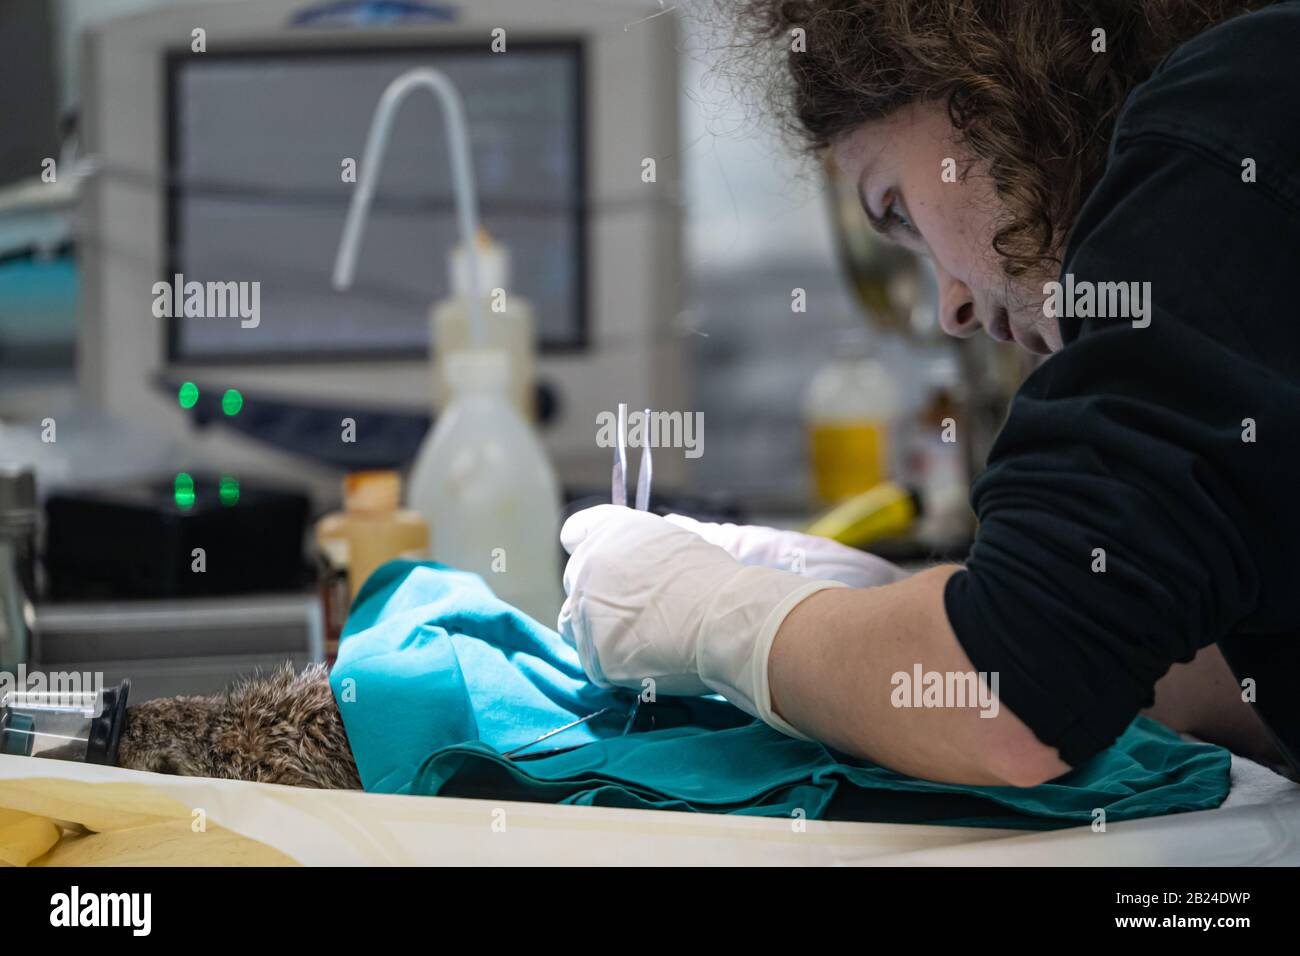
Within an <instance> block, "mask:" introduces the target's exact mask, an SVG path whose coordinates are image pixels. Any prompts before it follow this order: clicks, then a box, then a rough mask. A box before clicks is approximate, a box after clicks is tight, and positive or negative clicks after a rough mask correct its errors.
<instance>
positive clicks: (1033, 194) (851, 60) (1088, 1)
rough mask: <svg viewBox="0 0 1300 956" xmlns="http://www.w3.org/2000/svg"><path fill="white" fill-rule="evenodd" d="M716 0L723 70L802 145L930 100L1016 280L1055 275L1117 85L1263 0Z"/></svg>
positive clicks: (1096, 170)
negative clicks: (727, 63) (752, 89)
mask: <svg viewBox="0 0 1300 956" xmlns="http://www.w3.org/2000/svg"><path fill="white" fill-rule="evenodd" d="M722 2H723V4H724V6H725V7H726V8H728V15H729V16H730V17H731V18H732V20H733V22H736V23H738V24H739V27H740V41H739V43H738V44H736V46H734V47H733V51H734V52H739V53H740V56H739V57H733V58H732V65H733V66H737V65H738V66H739V67H740V69H741V70H742V71H743V72H745V73H748V74H749V75H750V76H752V77H753V78H754V79H757V80H760V81H763V82H764V83H765V84H766V86H767V90H768V93H769V94H770V97H771V101H772V104H773V105H774V106H775V108H776V110H777V114H778V116H779V118H780V119H782V120H783V121H784V124H785V125H786V127H787V129H789V130H791V131H793V132H794V133H795V134H796V135H797V136H798V137H799V138H801V139H802V140H804V142H805V145H806V146H807V147H809V148H810V149H812V150H813V151H816V152H820V151H822V150H824V149H825V148H826V147H828V146H829V145H831V144H832V143H833V142H834V141H835V140H836V139H837V137H839V136H841V135H843V134H845V133H848V132H849V131H851V130H852V129H854V128H855V127H857V126H858V125H859V124H860V123H862V122H863V121H865V120H871V119H878V118H881V117H884V116H886V115H888V114H890V113H893V112H895V111H896V110H898V109H899V108H901V107H904V106H907V105H908V104H912V103H918V102H927V101H929V102H936V103H942V104H944V105H946V108H947V111H948V115H949V117H950V119H951V120H952V124H953V126H954V127H955V129H956V130H957V132H958V135H959V137H960V139H961V140H962V141H963V142H964V143H965V144H966V145H967V146H968V148H969V149H970V151H971V153H972V155H973V157H974V163H973V165H979V166H981V167H982V168H983V169H986V170H987V172H988V173H989V175H990V176H991V177H992V180H993V185H994V188H995V190H996V192H997V194H998V196H999V198H1000V199H1001V201H1002V202H1003V203H1004V204H1005V208H1006V214H1005V218H1004V220H1003V221H1002V222H1001V223H1000V224H999V227H998V229H997V232H996V235H995V237H994V240H993V248H994V249H995V250H996V252H997V253H998V254H999V255H1000V256H1001V257H1002V260H1003V268H1004V270H1005V271H1006V274H1007V275H1009V276H1017V275H1023V274H1025V273H1027V272H1038V271H1045V270H1047V269H1055V268H1057V267H1059V263H1060V259H1059V254H1060V251H1061V246H1062V245H1063V240H1064V238H1065V237H1066V236H1067V235H1068V233H1069V230H1070V227H1071V226H1072V225H1073V223H1074V219H1075V217H1076V216H1077V215H1078V213H1079V210H1080V208H1081V207H1082V205H1083V202H1084V200H1085V199H1086V198H1087V196H1088V193H1089V192H1091V191H1092V189H1093V187H1094V186H1095V185H1096V184H1097V181H1098V180H1099V179H1100V178H1101V174H1102V171H1103V169H1104V167H1105V162H1106V152H1107V147H1108V145H1109V141H1110V135H1111V130H1112V127H1113V125H1114V122H1115V119H1116V114H1117V113H1118V112H1119V110H1120V107H1121V106H1122V105H1123V103H1124V100H1125V98H1126V97H1127V96H1128V94H1129V92H1130V91H1131V90H1132V89H1133V88H1134V87H1135V86H1137V85H1138V84H1139V83H1141V82H1142V81H1143V80H1145V79H1146V78H1147V77H1149V76H1150V75H1151V73H1152V71H1153V70H1154V69H1155V67H1156V65H1157V64H1158V63H1159V62H1160V60H1161V59H1163V58H1164V57H1165V56H1166V55H1167V54H1168V53H1169V52H1170V51H1171V50H1173V49H1174V48H1175V47H1176V46H1178V45H1179V44H1181V43H1183V42H1184V41H1186V40H1188V39H1190V38H1192V37H1193V36H1195V35H1197V34H1198V33H1201V32H1202V31H1204V30H1206V29H1208V28H1209V27H1211V26H1213V25H1215V24H1217V23H1220V22H1222V21H1224V20H1227V19H1229V18H1231V17H1233V16H1236V15H1238V14H1242V13H1246V12H1249V11H1250V10H1252V9H1256V8H1259V7H1263V6H1267V5H1268V3H1269V2H1271V0H722ZM796 29H802V30H803V31H804V36H803V38H802V39H803V46H804V49H803V51H802V52H797V51H796V50H795V49H794V47H795V46H796V45H797V44H795V43H794V42H793V38H794V37H795V36H796V34H794V33H793V31H794V30H796ZM1097 29H1101V30H1104V31H1105V34H1104V39H1105V52H1104V53H1101V52H1094V51H1093V47H1094V43H1095V40H1096V35H1095V34H1094V31H1095V30H1097ZM760 51H766V52H768V53H769V54H771V55H772V56H769V57H766V58H765V57H762V56H756V55H755V54H756V53H758V52H760ZM772 57H776V58H778V59H784V60H785V68H784V69H783V68H781V66H780V65H779V64H777V63H773V59H772ZM969 168H970V167H969V165H968V167H967V171H969ZM964 174H965V173H963V175H964Z"/></svg>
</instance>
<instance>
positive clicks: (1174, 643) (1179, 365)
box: [944, 131, 1300, 765]
mask: <svg viewBox="0 0 1300 956" xmlns="http://www.w3.org/2000/svg"><path fill="white" fill-rule="evenodd" d="M1118 142H1119V140H1117V143H1118ZM1239 162H1240V161H1239V159H1238V158H1237V157H1236V156H1232V155H1215V154H1213V153H1212V152H1207V151H1206V150H1204V149H1202V148H1201V147H1200V146H1199V145H1198V144H1196V143H1194V142H1180V141H1179V139H1178V137H1176V136H1170V135H1167V134H1165V133H1161V134H1158V135H1157V134H1152V135H1149V136H1148V135H1143V134H1142V133H1141V132H1140V131H1139V132H1132V133H1130V134H1128V135H1126V136H1125V137H1124V139H1123V143H1122V148H1120V149H1118V150H1114V149H1113V150H1112V156H1111V162H1110V165H1109V166H1108V169H1107V173H1106V175H1105V177H1104V179H1103V181H1102V183H1101V185H1100V186H1099V187H1098V189H1097V190H1096V191H1095V192H1094V194H1093V196H1092V197H1090V199H1089V201H1088V204H1087V205H1086V207H1085V209H1084V212H1083V215H1082V216H1081V219H1080V221H1079V223H1078V224H1077V226H1076V229H1075V232H1074V235H1073V237H1072V240H1071V247H1070V250H1069V251H1068V252H1067V255H1066V262H1065V266H1064V268H1063V275H1064V274H1065V273H1072V274H1073V275H1074V278H1075V281H1076V284H1077V283H1078V282H1079V281H1089V282H1115V281H1129V282H1133V281H1137V282H1143V281H1146V282H1150V283H1151V287H1150V289H1151V293H1150V294H1151V302H1152V310H1151V320H1150V325H1149V326H1148V327H1146V328H1135V327H1134V326H1133V324H1132V322H1131V321H1129V320H1127V319H1100V318H1090V319H1084V320H1078V319H1063V320H1062V321H1061V325H1062V331H1063V335H1064V338H1065V341H1066V345H1065V347H1064V348H1063V349H1062V350H1061V351H1060V352H1058V353H1057V354H1055V355H1053V356H1052V357H1051V358H1049V359H1048V360H1047V361H1046V362H1044V363H1043V365H1042V366H1040V367H1039V368H1038V369H1037V370H1035V372H1034V373H1033V374H1032V375H1031V376H1030V377H1029V379H1027V380H1026V382H1025V384H1024V386H1023V387H1022V388H1021V390H1020V392H1019V393H1018V394H1017V396H1016V398H1015V399H1014V400H1013V403H1012V405H1011V408H1010V410H1009V413H1008V418H1007V420H1006V422H1005V424H1004V427H1003V429H1002V431H1001V433H1000V434H999V436H998V439H997V441H996V442H995V444H994V447H993V450H992V452H991V454H990V456H989V465H988V468H987V469H986V470H985V471H984V472H983V473H982V474H981V475H980V476H979V477H978V479H977V480H976V482H975V484H974V486H973V489H972V502H973V505H974V507H975V511H976V513H977V515H978V517H979V531H978V535H977V538H976V542H975V544H974V546H973V548H972V550H971V553H970V555H969V558H968V561H967V565H966V569H965V570H964V571H960V572H958V573H957V574H955V575H954V576H953V577H952V578H951V579H950V581H949V582H948V585H947V588H946V591H945V595H944V603H945V607H946V610H947V614H948V618H949V621H950V622H951V624H952V627H953V629H954V631H955V633H956V635H957V638H958V640H959V642H960V643H961V645H962V647H963V648H964V650H965V651H966V653H967V655H968V656H969V657H970V659H971V661H972V663H973V664H974V666H975V668H976V669H977V670H979V671H987V672H992V671H996V672H998V674H999V682H1000V696H1001V699H1002V702H1003V703H1004V704H1005V705H1006V706H1007V707H1008V708H1010V710H1011V711H1012V712H1013V713H1015V714H1016V715H1017V716H1018V717H1019V718H1020V719H1021V720H1023V721H1024V722H1025V723H1026V724H1027V725H1028V726H1029V727H1030V728H1031V729H1032V730H1033V731H1034V733H1035V734H1036V735H1037V736H1038V738H1039V739H1040V740H1042V741H1043V742H1044V743H1046V744H1048V745H1051V746H1054V747H1056V748H1057V749H1058V750H1059V752H1060V754H1061V757H1062V759H1063V760H1064V761H1065V762H1066V763H1069V764H1071V765H1077V764H1078V763H1079V762H1081V761H1082V760H1084V759H1086V758H1087V757H1089V756H1091V755H1092V754H1094V753H1096V752H1097V751H1099V750H1101V749H1104V748H1105V747H1107V746H1109V745H1110V744H1111V743H1112V742H1113V741H1114V739H1115V738H1116V737H1117V736H1118V735H1119V734H1120V733H1121V732H1122V731H1123V730H1124V728H1125V727H1126V726H1127V725H1128V723H1129V722H1130V721H1131V720H1132V719H1133V717H1134V716H1135V715H1136V714H1137V712H1138V711H1139V710H1140V709H1141V708H1143V707H1145V706H1149V705H1150V704H1151V702H1152V701H1153V696H1154V695H1153V687H1154V685H1155V683H1156V681H1157V680H1158V679H1159V678H1160V677H1161V676H1162V675H1163V674H1164V673H1165V672H1166V671H1167V670H1168V668H1169V666H1170V665H1171V664H1172V663H1174V662H1177V661H1186V660H1189V659H1190V658H1191V657H1192V656H1193V655H1194V654H1195V653H1196V651H1197V650H1199V649H1200V648H1201V647H1203V646H1205V645H1207V644H1210V643H1213V642H1215V641H1216V640H1218V639H1219V638H1221V637H1223V636H1224V635H1226V634H1229V633H1231V632H1233V631H1236V630H1240V629H1246V630H1250V629H1258V630H1261V631H1267V630H1270V629H1277V630H1283V629H1285V628H1286V627H1288V626H1291V627H1294V626H1296V624H1297V618H1296V613H1295V611H1294V607H1295V606H1296V605H1297V603H1300V602H1298V601H1297V598H1300V593H1297V592H1300V588H1297V587H1296V585H1297V584H1298V583H1300V572H1297V570H1296V568H1297V566H1300V565H1298V564H1297V549H1296V545H1295V542H1296V541H1300V537H1298V536H1300V518H1298V517H1297V506H1296V504H1295V499H1296V498H1297V496H1298V494H1300V480H1298V479H1300V449H1294V448H1291V447H1289V446H1290V445H1291V444H1292V443H1293V442H1297V441H1300V414H1298V411H1297V410H1298V409H1300V389H1298V388H1297V381H1300V336H1298V335H1297V333H1296V331H1295V329H1296V322H1297V320H1296V319H1295V317H1294V300H1295V297H1294V289H1293V285H1294V282H1295V279H1294V275H1295V255H1296V250H1297V249H1300V216H1298V215H1297V214H1296V210H1295V209H1294V208H1293V207H1291V206H1289V205H1288V204H1287V203H1286V202H1285V201H1281V200H1280V199H1279V195H1278V191H1277V190H1276V189H1268V188H1258V187H1259V183H1255V184H1248V183H1245V182H1243V180H1242V178H1241V167H1240V165H1239ZM1252 187H1256V188H1252ZM1247 419H1250V420H1252V421H1253V422H1254V423H1255V429H1256V435H1255V437H1256V440H1255V441H1253V442H1252V441H1246V440H1243V434H1245V435H1246V436H1247V437H1249V436H1250V432H1249V428H1248V426H1247V425H1246V424H1244V422H1245V420H1247ZM1097 549H1101V551H1102V552H1104V560H1105V571H1104V572H1102V571H1098V570H1094V567H1096V566H1098V559H1097V557H1096V555H1098V554H1100V553H1101V552H1098V551H1097Z"/></svg>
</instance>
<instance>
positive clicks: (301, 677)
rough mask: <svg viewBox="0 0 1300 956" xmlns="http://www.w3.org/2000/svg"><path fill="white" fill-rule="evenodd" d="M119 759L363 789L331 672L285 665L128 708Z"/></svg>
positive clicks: (231, 776) (163, 768)
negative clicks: (209, 692)
mask: <svg viewBox="0 0 1300 956" xmlns="http://www.w3.org/2000/svg"><path fill="white" fill-rule="evenodd" d="M118 766H121V767H127V768H130V769H132V770H152V771H154V772H155V773H170V774H178V775H180V776H183V777H221V778H224V779H228V780H253V781H257V782H258V783H283V784H289V785H291V786H296V787H316V788H319V789H325V790H360V789H361V778H360V777H359V776H358V774H357V765H356V761H355V760H353V759H352V748H351V747H349V746H348V735H347V732H346V731H345V730H344V729H343V719H342V717H340V715H339V709H338V705H337V704H336V703H335V702H334V693H333V691H331V690H330V685H329V680H328V672H327V671H326V669H325V666H324V665H323V664H313V665H311V666H310V667H308V668H307V669H306V670H304V671H303V672H302V673H301V674H294V672H293V666H292V665H290V664H287V663H286V664H285V665H284V666H282V667H281V668H280V669H279V670H277V671H276V672H275V673H273V674H271V675H270V676H269V677H265V676H261V675H259V676H257V677H253V678H250V679H248V680H245V681H243V682H241V683H239V684H237V685H235V686H234V687H232V688H231V689H230V690H228V691H226V693H224V694H218V695H215V696H212V697H164V698H159V699H158V700H150V701H146V702H145V703H143V704H137V705H136V706H134V707H127V710H126V724H125V726H124V727H123V730H122V739H121V745H120V749H119V751H118Z"/></svg>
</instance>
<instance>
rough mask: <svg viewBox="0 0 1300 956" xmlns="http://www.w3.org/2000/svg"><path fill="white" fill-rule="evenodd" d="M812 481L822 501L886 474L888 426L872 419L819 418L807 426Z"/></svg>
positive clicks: (867, 485)
mask: <svg viewBox="0 0 1300 956" xmlns="http://www.w3.org/2000/svg"><path fill="white" fill-rule="evenodd" d="M808 433H809V443H810V445H811V447H810V448H809V453H810V455H811V459H812V473H813V484H814V486H815V487H816V489H817V496H818V497H819V498H820V499H821V500H822V501H844V500H846V499H848V498H852V497H853V496H854V495H859V494H862V493H863V492H864V491H868V490H870V489H872V488H874V487H875V486H876V485H878V484H880V483H881V482H882V481H884V480H885V478H886V477H887V476H888V464H887V462H888V461H889V426H888V424H887V423H886V422H883V421H879V420H875V419H858V420H841V421H833V420H832V421H819V422H814V423H812V424H811V425H810V426H809V428H808Z"/></svg>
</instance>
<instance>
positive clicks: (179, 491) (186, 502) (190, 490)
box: [172, 471, 194, 508]
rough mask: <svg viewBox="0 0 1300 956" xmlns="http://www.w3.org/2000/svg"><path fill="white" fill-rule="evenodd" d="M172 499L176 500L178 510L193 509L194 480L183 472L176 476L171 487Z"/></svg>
mask: <svg viewBox="0 0 1300 956" xmlns="http://www.w3.org/2000/svg"><path fill="white" fill-rule="evenodd" d="M172 497H173V498H175V499H176V506H177V507H178V508H193V507H194V479H193V478H191V477H190V476H189V475H187V474H186V473H185V472H183V471H182V472H181V473H180V474H179V475H177V476H176V481H175V482H174V483H173V485H172Z"/></svg>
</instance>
